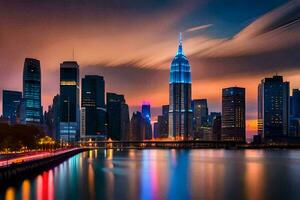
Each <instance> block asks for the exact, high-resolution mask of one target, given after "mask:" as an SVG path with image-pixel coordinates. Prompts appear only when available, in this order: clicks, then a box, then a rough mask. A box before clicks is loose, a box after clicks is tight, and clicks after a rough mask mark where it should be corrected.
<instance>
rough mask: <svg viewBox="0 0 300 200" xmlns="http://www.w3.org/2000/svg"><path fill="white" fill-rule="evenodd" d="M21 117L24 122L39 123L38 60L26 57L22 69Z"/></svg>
mask: <svg viewBox="0 0 300 200" xmlns="http://www.w3.org/2000/svg"><path fill="white" fill-rule="evenodd" d="M23 112H24V113H23V117H22V118H23V119H22V122H24V123H41V121H42V106H41V67H40V61H39V60H36V59H33V58H26V59H25V62H24V71H23Z"/></svg>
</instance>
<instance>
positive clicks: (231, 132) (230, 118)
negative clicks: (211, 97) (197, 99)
mask: <svg viewBox="0 0 300 200" xmlns="http://www.w3.org/2000/svg"><path fill="white" fill-rule="evenodd" d="M221 120H222V140H223V141H237V142H246V128H245V124H246V119H245V88H240V87H230V88H225V89H223V90H222V119H221Z"/></svg>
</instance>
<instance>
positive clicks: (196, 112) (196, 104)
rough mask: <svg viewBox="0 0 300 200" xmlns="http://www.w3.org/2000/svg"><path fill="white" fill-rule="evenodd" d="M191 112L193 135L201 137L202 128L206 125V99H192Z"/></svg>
mask: <svg viewBox="0 0 300 200" xmlns="http://www.w3.org/2000/svg"><path fill="white" fill-rule="evenodd" d="M192 110H193V124H192V125H193V135H194V137H196V138H197V137H201V136H200V135H201V132H202V127H203V126H206V125H207V120H208V107H207V99H194V100H193V101H192Z"/></svg>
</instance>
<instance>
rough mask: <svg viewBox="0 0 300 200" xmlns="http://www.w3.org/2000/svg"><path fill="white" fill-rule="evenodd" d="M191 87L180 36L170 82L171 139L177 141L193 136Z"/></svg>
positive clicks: (189, 70) (188, 68) (187, 64)
mask: <svg viewBox="0 0 300 200" xmlns="http://www.w3.org/2000/svg"><path fill="white" fill-rule="evenodd" d="M191 85H192V79H191V69H190V65H189V61H188V60H187V57H186V56H185V55H184V53H183V50H182V38H181V34H180V39H179V46H178V50H177V53H176V56H175V57H174V59H173V61H172V63H171V70H170V80H169V137H170V138H172V139H175V140H188V139H190V138H191V136H192V108H191Z"/></svg>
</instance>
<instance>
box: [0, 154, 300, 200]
mask: <svg viewBox="0 0 300 200" xmlns="http://www.w3.org/2000/svg"><path fill="white" fill-rule="evenodd" d="M299 185H300V151H297V150H291V151H290V150H289V151H288V150H278V151H270V150H269V151H268V150H128V151H115V150H111V149H109V150H92V151H88V152H83V153H81V154H78V155H76V156H74V157H72V158H70V159H68V160H67V161H65V162H63V163H61V164H60V165H58V166H56V167H54V168H53V169H51V170H48V171H45V172H42V173H40V174H39V175H38V176H36V177H32V178H28V179H25V180H23V181H21V182H20V183H16V184H14V185H12V186H9V187H7V188H2V190H1V196H0V199H7V200H11V199H12V200H13V199H24V200H27V199H38V200H44V199H46V200H53V199H72V200H73V199H145V200H148V199H254V200H262V199H300V191H299V189H298V188H299Z"/></svg>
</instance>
